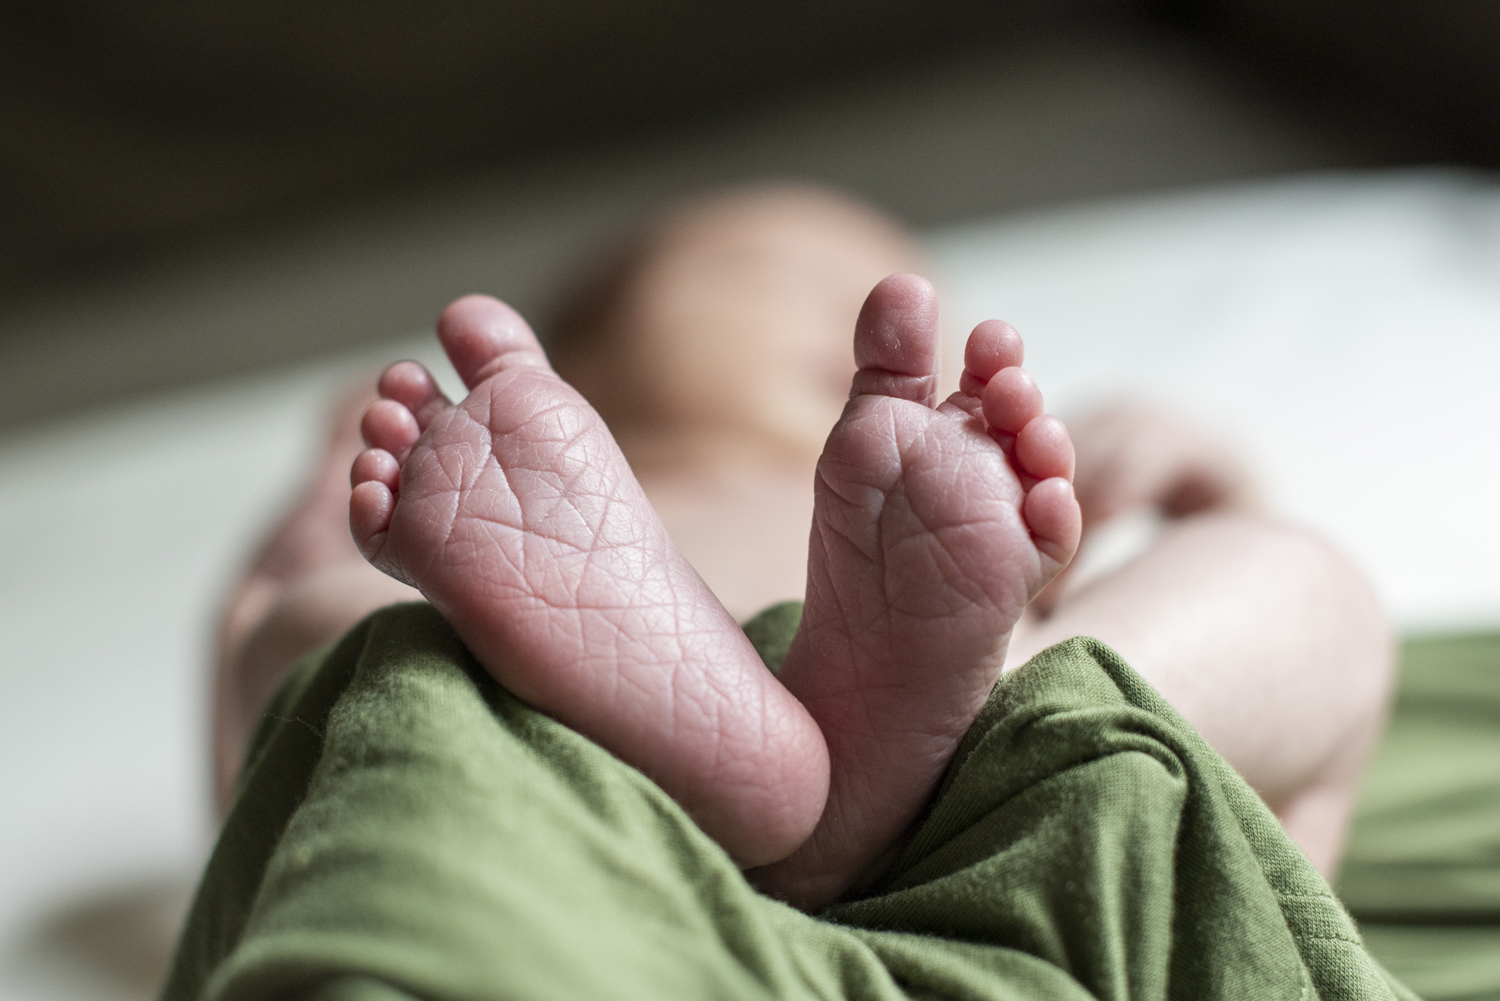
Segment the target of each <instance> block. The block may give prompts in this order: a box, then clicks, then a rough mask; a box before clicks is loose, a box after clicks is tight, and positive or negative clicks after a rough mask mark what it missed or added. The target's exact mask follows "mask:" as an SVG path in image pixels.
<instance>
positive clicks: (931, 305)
mask: <svg viewBox="0 0 1500 1001" xmlns="http://www.w3.org/2000/svg"><path fill="white" fill-rule="evenodd" d="M854 363H855V365H856V366H858V368H859V371H858V372H856V373H855V376H854V385H853V387H852V388H851V389H850V392H849V396H850V397H851V398H853V397H857V396H893V397H897V398H899V399H903V400H911V401H912V402H913V403H920V404H923V405H924V406H928V407H931V406H933V405H935V404H936V402H937V381H938V308H937V293H936V292H934V291H933V289H932V285H931V284H929V283H928V282H927V280H926V279H924V278H918V277H917V276H916V275H891V276H890V277H889V278H885V279H883V280H882V281H881V282H880V283H879V284H878V285H876V286H875V288H874V289H873V290H871V292H870V294H869V296H868V297H867V298H866V299H865V304H864V306H863V307H862V308H861V309H860V311H859V320H858V321H857V322H856V323H855V326H854Z"/></svg>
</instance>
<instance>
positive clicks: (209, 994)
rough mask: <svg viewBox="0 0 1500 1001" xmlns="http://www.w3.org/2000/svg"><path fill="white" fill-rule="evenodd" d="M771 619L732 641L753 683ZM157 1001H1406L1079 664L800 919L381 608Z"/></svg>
mask: <svg viewBox="0 0 1500 1001" xmlns="http://www.w3.org/2000/svg"><path fill="white" fill-rule="evenodd" d="M794 622H795V612H794V611H793V612H791V613H788V611H787V610H786V609H784V608H783V609H781V610H779V611H773V613H771V614H770V616H769V618H767V619H763V620H761V621H760V622H758V623H753V624H752V625H751V626H749V627H747V632H749V633H750V634H751V635H752V637H753V638H755V639H757V640H758V641H759V644H760V647H761V649H762V654H763V656H765V657H766V658H767V660H768V662H772V663H774V662H775V660H776V654H775V652H774V648H775V647H776V646H777V644H778V641H781V642H782V643H784V640H785V637H786V634H787V629H788V627H789V626H790V625H791V624H793V623H794ZM1361 844H1363V842H1361ZM1377 854H1378V853H1377ZM1360 859H1361V861H1360V862H1359V864H1360V865H1361V866H1363V865H1366V864H1367V863H1370V864H1374V863H1376V862H1378V859H1376V858H1375V857H1374V856H1372V855H1370V854H1369V851H1366V852H1365V854H1362V855H1360ZM1362 885H1363V884H1362ZM164 997H165V998H167V999H172V1001H176V999H190V998H199V997H204V998H214V999H224V1001H232V999H241V998H257V999H263V998H272V997H276V998H319V999H325V998H326V999H335V998H336V999H371V1001H373V999H397V998H412V997H420V998H431V999H443V1001H448V999H452V1001H460V999H480V998H533V997H534V998H546V999H553V998H590V999H592V998H621V999H632V998H652V999H664V998H822V999H835V998H860V999H863V998H870V999H876V998H904V997H917V998H974V999H979V998H995V999H1021V998H1026V999H1073V998H1079V999H1081V998H1090V997H1096V998H1109V999H1122V1001H1123V999H1125V998H1134V999H1154V998H1169V997H1170V998H1181V999H1209V998H1226V999H1229V998H1232V999H1258V998H1311V997H1321V998H1328V999H1333V998H1393V997H1394V998H1410V997H1413V995H1411V994H1410V992H1408V991H1406V990H1405V988H1403V987H1401V986H1400V985H1399V984H1397V983H1396V982H1395V981H1393V980H1392V979H1391V978H1390V977H1389V976H1388V975H1387V974H1385V973H1384V972H1383V970H1382V969H1381V967H1380V966H1379V965H1378V964H1377V963H1376V962H1375V961H1374V960H1373V959H1372V957H1371V956H1370V954H1369V953H1368V952H1367V951H1366V949H1365V948H1364V946H1363V945H1362V944H1361V939H1360V935H1359V933H1358V932H1357V931H1356V928H1355V926H1354V924H1353V922H1352V921H1351V920H1350V918H1349V917H1348V915H1347V914H1346V913H1345V911H1344V909H1343V907H1342V906H1340V904H1339V902H1338V900H1337V899H1336V898H1335V897H1334V896H1333V895H1332V893H1331V892H1330V890H1329V888H1328V886H1327V884H1326V883H1325V882H1324V881H1323V879H1322V878H1321V877H1320V876H1319V875H1318V873H1317V872H1316V870H1315V869H1314V868H1313V867H1312V866H1311V865H1310V864H1309V863H1308V862H1307V861H1306V859H1305V858H1304V857H1303V856H1302V854H1301V853H1300V852H1299V851H1298V850H1297V848H1296V847H1295V846H1294V845H1293V844H1292V843H1291V842H1290V841H1289V840H1288V839H1287V837H1286V836H1285V835H1284V834H1283V833H1282V830H1281V828H1280V826H1279V825H1278V824H1277V822H1276V820H1275V818H1274V817H1272V816H1271V814H1270V813H1269V812H1268V811H1267V810H1266V808H1265V807H1264V805H1263V804H1262V803H1261V802H1260V800H1259V799H1258V798H1257V797H1256V796H1255V794H1254V793H1253V792H1252V791H1251V790H1250V789H1249V788H1248V787H1247V786H1246V785H1245V784H1244V782H1243V781H1242V780H1241V779H1240V778H1239V777H1238V776H1237V775H1235V774H1234V772H1233V771H1232V770H1230V769H1229V768H1228V766H1227V765H1225V764H1224V762H1223V761H1222V759H1220V758H1219V757H1218V755H1217V754H1215V753H1214V752H1213V751H1212V750H1211V749H1210V748H1209V747H1208V746H1207V745H1206V744H1205V743H1204V742H1203V741H1202V739H1201V738H1200V737H1199V736H1198V735H1197V734H1196V733H1195V732H1194V731H1193V730H1192V728H1191V727H1189V726H1188V725H1187V724H1186V723H1185V722H1184V721H1183V720H1182V719H1181V718H1180V717H1179V716H1178V715H1177V714H1176V713H1175V712H1174V711H1173V710H1172V709H1171V708H1170V707H1169V706H1168V705H1167V704H1166V703H1165V702H1163V701H1162V699H1161V698H1160V697H1159V696H1157V695H1156V693H1155V692H1154V691H1153V690H1152V689H1151V688H1150V687H1149V686H1148V685H1147V684H1146V683H1145V682H1144V681H1142V680H1141V679H1140V678H1139V677H1138V676H1137V675H1136V674H1135V673H1134V672H1133V671H1131V670H1130V668H1129V667H1127V666H1126V665H1125V664H1124V663H1123V662H1122V661H1121V660H1120V659H1119V658H1118V656H1116V655H1115V654H1114V653H1113V652H1112V651H1110V650H1109V649H1108V648H1106V647H1104V646H1103V645H1102V644H1100V643H1098V642H1096V641H1093V640H1088V639H1075V640H1071V641H1069V642H1067V643H1063V644H1060V645H1058V646H1055V647H1053V648H1051V649H1049V650H1047V651H1045V652H1043V653H1042V654H1040V655H1039V656H1037V657H1036V658H1035V659H1033V660H1032V661H1031V662H1030V663H1028V664H1027V665H1025V666H1024V667H1022V668H1021V669H1019V670H1017V671H1015V672H1013V673H1012V674H1010V675H1007V676H1006V677H1005V678H1004V679H1003V680H1002V681H1001V683H1000V684H999V685H998V686H997V687H996V689H995V692H994V694H993V695H992V697H991V698H990V701H989V703H988V704H987V705H986V707H985V709H984V711H983V712H982V713H981V714H980V716H979V718H978V719H977V720H976V721H975V723H974V725H973V727H971V729H970V731H969V734H968V736H967V737H966V739H965V741H964V743H963V745H962V747H961V748H960V750H959V753H958V755H957V757H956V758H955V760H954V762H953V764H952V766H951V768H950V770H949V772H948V774H947V776H946V778H945V780H944V783H943V785H942V787H941V789H940V790H939V792H938V795H937V796H936V798H935V800H934V803H933V805H932V806H931V808H930V809H929V811H928V813H927V814H926V816H925V817H924V818H923V819H922V821H921V822H920V824H919V826H918V828H917V830H916V833H915V835H914V837H913V838H912V840H911V842H910V843H909V845H908V846H907V848H906V849H905V851H904V853H903V854H902V856H901V857H900V859H899V860H898V862H897V863H896V865H895V866H894V867H893V868H892V870H891V871H890V872H889V873H888V875H887V876H886V877H885V878H884V879H883V881H882V882H881V883H880V884H879V885H877V886H875V887H873V888H872V889H871V890H869V891H867V892H866V893H865V894H864V895H863V896H862V897H861V898H860V899H855V900H847V901H843V902H840V903H838V904H836V905H835V906H833V907H831V908H829V909H828V910H827V911H825V912H824V913H822V914H820V915H818V916H816V917H813V916H808V915H805V914H802V913H800V912H798V911H795V910H793V909H791V908H789V907H786V906H784V905H782V904H779V903H777V902H775V901H772V900H770V899H768V898H765V897H763V896H760V895H758V894H757V893H756V892H755V891H754V890H753V889H752V888H751V887H750V885H749V884H748V883H747V882H746V881H745V879H744V878H743V877H742V875H741V874H740V873H739V871H738V870H737V869H736V868H735V866H734V864H733V863H732V862H731V861H730V859H729V858H728V857H727V856H726V855H725V854H724V853H723V852H721V851H720V850H719V849H718V848H717V846H715V845H714V844H713V843H712V842H711V841H709V840H708V839H707V838H706V837H705V836H704V835H703V834H702V832H700V831H699V830H698V829H697V828H696V827H695V826H694V825H693V823H692V822H691V821H690V820H689V819H688V818H687V817H686V815H684V814H683V812H682V811H681V810H679V809H678V808H677V806H676V805H675V804H674V803H673V802H672V801H671V800H670V799H668V798H667V797H666V796H665V795H664V794H663V793H662V792H661V791H660V790H659V789H657V788H656V787H655V786H654V785H653V784H652V783H651V782H650V781H648V780H647V779H646V778H645V777H644V776H642V775H641V774H640V773H639V772H637V771H635V770H634V769H632V768H630V767H628V766H626V765H624V764H623V763H621V762H620V761H618V760H617V759H615V758H613V757H612V756H611V755H609V754H608V753H607V752H605V751H603V750H602V749H600V748H599V747H597V746H596V745H594V744H592V743H591V742H589V741H588V740H586V739H584V738H583V737H581V736H579V735H578V734H576V733H573V732H572V731H570V730H568V729H566V728H565V727H563V726H561V725H560V724H558V723H556V722H554V721H553V720H551V719H549V718H547V717H545V716H543V715H542V714H540V713H538V712H536V711H534V710H532V709H530V708H528V707H527V706H525V705H523V704H522V703H520V702H519V701H518V700H516V699H515V698H513V697H512V696H510V695H509V694H508V693H506V692H505V691H503V690H502V689H500V688H499V687H498V686H497V685H495V684H494V682H492V681H491V680H490V679H489V677H488V675H487V674H485V672H484V671H483V670H482V669H481V668H479V666H478V665H477V664H476V663H475V662H474V661H473V659H472V658H471V657H470V656H469V655H468V653H467V651H466V650H465V649H464V648H463V646H462V644H460V643H459V641H458V640H457V638H456V637H455V636H454V635H453V633H452V632H451V630H449V628H448V627H447V625H446V624H445V623H444V622H443V621H442V620H441V619H440V618H439V617H438V616H437V615H436V613H434V612H433V611H432V610H431V609H430V608H428V607H426V606H424V605H408V606H398V607H395V608H391V609H387V610H384V611H382V612H379V613H377V614H376V615H374V616H372V617H371V618H370V619H368V620H366V621H365V622H364V623H363V624H361V625H360V626H359V627H357V628H356V629H354V630H353V631H352V632H351V633H350V634H349V635H347V636H346V637H345V638H344V639H343V640H341V641H340V642H339V643H338V645H337V646H336V647H334V648H333V649H332V650H330V651H328V652H327V653H325V654H323V655H321V656H319V657H318V658H316V659H314V660H312V661H310V662H308V663H307V664H306V665H305V666H304V667H303V668H302V669H300V670H299V671H298V672H296V673H295V674H294V676H293V677H292V678H291V679H290V680H289V681H288V683H287V684H286V685H285V686H284V687H283V689H282V691H281V692H280V694H279V695H278V697H277V700H276V703H275V704H274V705H273V707H272V709H271V710H270V712H269V714H268V715H267V717H266V720H265V722H264V724H263V725H262V727H261V730H260V733H259V734H258V736H257V739H256V741H255V745H254V747H253V749H252V753H251V758H250V763H249V765H248V766H247V769H246V774H245V777H244V779H243V780H242V784H241V787H240V790H239V793H238V796H237V799H236V802H235V804H234V806H233V808H232V810H231V813H230V816H229V818H228V821H227V822H226V825H225V828H224V831H223V833H222V835H221V837H220V841H219V844H218V846H217V847H216V849H215V852H214V855H213V857H212V859H211V860H210V862H209V865H208V869H207V871H206V873H205V875H204V879H203V883H202V886H201V888H200V890H199V894H198V897H197V899H196V901H195V903H194V906H193V910H192V913H191V916H190V919H189V923H188V926H187V929H186V931H185V933H184V936H183V939H182V941H181V943H180V945H179V950H178V954H177V957H176V960H175V963H174V968H173V971H172V974H171V977H170V979H169V981H168V984H167V986H166V988H165V991H164Z"/></svg>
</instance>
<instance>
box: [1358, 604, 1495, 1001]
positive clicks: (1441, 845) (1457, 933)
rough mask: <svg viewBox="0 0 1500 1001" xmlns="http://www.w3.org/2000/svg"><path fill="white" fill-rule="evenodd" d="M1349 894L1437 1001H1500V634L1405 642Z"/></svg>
mask: <svg viewBox="0 0 1500 1001" xmlns="http://www.w3.org/2000/svg"><path fill="white" fill-rule="evenodd" d="M1339 893H1340V895H1341V896H1342V897H1343V898H1344V901H1345V902H1346V903H1347V904H1348V906H1349V909H1350V910H1351V911H1353V912H1354V915H1355V917H1356V918H1358V919H1359V924H1360V928H1361V930H1362V931H1363V933H1364V936H1365V941H1366V942H1367V943H1368V944H1369V946H1370V949H1371V951H1373V952H1374V953H1375V954H1376V955H1377V956H1378V957H1380V959H1381V961H1382V962H1383V963H1385V964H1386V966H1387V967H1388V968H1390V969H1391V970H1393V971H1394V972H1395V973H1396V974H1397V975H1399V976H1400V977H1401V979H1402V980H1403V981H1405V982H1406V983H1407V984H1409V985H1410V986H1411V987H1412V988H1413V989H1415V990H1416V991H1418V992H1419V993H1421V994H1422V995H1423V996H1424V997H1426V998H1428V999H1429V1001H1459V999H1463V1001H1481V999H1485V1001H1500V634H1496V633H1490V634H1481V635H1470V636H1447V637H1429V638H1423V639H1412V640H1408V641H1407V643H1406V644H1405V647H1404V649H1403V651H1402V665H1401V683H1400V687H1399V689H1398V691H1397V693H1396V704H1395V707H1394V711H1393V712H1392V714H1391V724H1390V726H1389V728H1388V729H1387V731H1386V735H1385V739H1384V741H1383V742H1382V744H1381V746H1380V749H1379V750H1378V751H1377V752H1376V754H1375V758H1374V760H1373V761H1372V762H1371V763H1370V770H1369V772H1368V773H1367V775H1366V778H1365V782H1364V787H1363V788H1362V789H1361V791H1360V801H1359V810H1358V813H1357V815H1356V817H1355V822H1354V829H1353V833H1352V835H1351V837H1350V839H1349V848H1348V851H1347V853H1346V855H1345V861H1344V866H1343V870H1342V872H1341V874H1340V877H1339Z"/></svg>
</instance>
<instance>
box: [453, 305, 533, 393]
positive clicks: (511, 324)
mask: <svg viewBox="0 0 1500 1001" xmlns="http://www.w3.org/2000/svg"><path fill="white" fill-rule="evenodd" d="M437 333H438V340H439V341H441V342H442V345H443V350H444V351H446V352H447V353H448V360H449V361H451V362H453V367H454V369H455V370H456V371H457V372H458V376H459V378H461V379H463V381H464V385H465V386H468V387H469V388H470V389H473V388H474V387H475V386H477V385H479V384H480V383H481V382H483V381H484V380H486V379H488V378H489V377H490V376H492V375H494V374H495V373H497V372H500V371H502V370H504V369H507V368H514V367H516V366H518V365H528V366H532V367H535V368H548V367H550V366H548V364H547V355H546V353H545V352H544V351H543V350H542V345H541V344H540V343H539V342H538V341H537V339H536V334H534V333H532V332H531V327H530V326H529V325H528V324H527V323H526V321H525V320H523V319H522V318H521V314H520V313H517V312H516V311H515V310H513V309H511V308H510V307H509V306H507V305H506V304H505V303H503V302H501V301H499V300H498V299H492V298H490V297H489V296H487V295H470V296H465V297H464V298H462V299H459V300H458V301H457V302H455V303H454V304H453V305H451V306H449V307H448V308H447V309H445V310H443V315H442V316H441V317H440V318H439V319H438V324H437Z"/></svg>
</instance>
